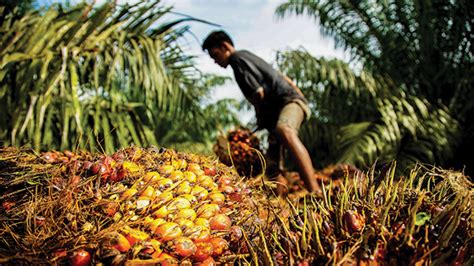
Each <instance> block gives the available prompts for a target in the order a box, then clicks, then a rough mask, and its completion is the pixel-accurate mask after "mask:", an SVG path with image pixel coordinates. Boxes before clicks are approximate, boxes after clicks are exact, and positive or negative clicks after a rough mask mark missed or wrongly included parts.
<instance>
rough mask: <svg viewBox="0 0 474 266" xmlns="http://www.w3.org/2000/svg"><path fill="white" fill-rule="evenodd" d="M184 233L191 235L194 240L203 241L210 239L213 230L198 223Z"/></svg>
mask: <svg viewBox="0 0 474 266" xmlns="http://www.w3.org/2000/svg"><path fill="white" fill-rule="evenodd" d="M184 235H185V236H187V237H189V238H190V239H191V240H193V241H194V242H203V241H208V240H209V239H210V237H211V232H210V231H209V228H206V227H203V226H200V225H196V226H194V227H191V228H187V229H186V230H185V231H184Z"/></svg>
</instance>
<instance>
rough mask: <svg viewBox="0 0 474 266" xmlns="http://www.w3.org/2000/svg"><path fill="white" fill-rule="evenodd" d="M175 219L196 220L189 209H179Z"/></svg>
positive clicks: (192, 211) (194, 213) (194, 214)
mask: <svg viewBox="0 0 474 266" xmlns="http://www.w3.org/2000/svg"><path fill="white" fill-rule="evenodd" d="M175 219H187V220H190V221H194V220H195V219H196V212H195V211H194V210H193V209H190V208H186V209H181V210H179V211H178V213H177V214H176V216H175Z"/></svg>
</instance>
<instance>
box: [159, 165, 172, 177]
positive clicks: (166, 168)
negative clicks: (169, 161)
mask: <svg viewBox="0 0 474 266" xmlns="http://www.w3.org/2000/svg"><path fill="white" fill-rule="evenodd" d="M173 171H174V167H173V166H172V165H162V166H160V168H158V172H159V173H160V174H161V175H164V176H167V175H169V174H171V172H173Z"/></svg>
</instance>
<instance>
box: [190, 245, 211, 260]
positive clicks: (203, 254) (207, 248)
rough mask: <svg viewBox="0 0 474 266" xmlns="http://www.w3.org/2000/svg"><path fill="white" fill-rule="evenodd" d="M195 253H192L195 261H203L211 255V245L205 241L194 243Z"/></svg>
mask: <svg viewBox="0 0 474 266" xmlns="http://www.w3.org/2000/svg"><path fill="white" fill-rule="evenodd" d="M196 248H197V249H196V253H194V255H193V259H194V260H195V261H205V260H206V259H208V258H209V257H210V256H211V255H212V252H213V250H212V245H211V244H210V243H207V242H198V243H196Z"/></svg>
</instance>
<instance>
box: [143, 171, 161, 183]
mask: <svg viewBox="0 0 474 266" xmlns="http://www.w3.org/2000/svg"><path fill="white" fill-rule="evenodd" d="M160 179H161V176H160V173H158V172H148V173H146V174H145V176H143V181H145V182H151V183H156V182H158V180H160Z"/></svg>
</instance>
